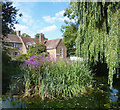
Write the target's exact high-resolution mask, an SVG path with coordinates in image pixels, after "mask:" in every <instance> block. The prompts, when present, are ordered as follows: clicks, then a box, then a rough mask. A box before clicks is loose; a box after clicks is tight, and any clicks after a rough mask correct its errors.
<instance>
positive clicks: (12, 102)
mask: <svg viewBox="0 0 120 110" xmlns="http://www.w3.org/2000/svg"><path fill="white" fill-rule="evenodd" d="M118 94H119V91H118V90H117V89H114V88H112V89H111V90H110V92H109V93H102V91H99V92H94V91H93V92H92V93H85V94H83V95H80V96H78V97H74V98H72V99H67V98H66V99H65V98H64V99H56V100H53V101H50V100H49V99H46V100H45V101H42V102H41V99H40V98H31V99H28V100H26V101H23V99H22V101H21V99H20V98H17V97H3V98H2V99H1V101H2V108H93V109H94V108H95V109H99V108H101V109H102V108H110V106H111V104H112V105H115V104H116V102H118ZM1 101H0V102H1ZM110 101H112V103H111V104H109V102H110ZM0 106H1V103H0ZM0 108H1V107H0Z"/></svg>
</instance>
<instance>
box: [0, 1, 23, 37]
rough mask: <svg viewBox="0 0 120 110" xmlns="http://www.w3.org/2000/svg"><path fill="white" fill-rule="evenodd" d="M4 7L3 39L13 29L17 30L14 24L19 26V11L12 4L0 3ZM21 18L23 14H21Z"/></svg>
mask: <svg viewBox="0 0 120 110" xmlns="http://www.w3.org/2000/svg"><path fill="white" fill-rule="evenodd" d="M0 5H2V16H1V17H0V18H2V34H3V37H4V36H6V35H7V34H9V33H10V32H11V31H12V29H15V27H14V24H17V23H18V21H17V20H16V15H17V12H18V10H17V9H16V7H14V6H12V2H5V1H4V2H0ZM19 16H20V17H21V16H22V14H19Z"/></svg>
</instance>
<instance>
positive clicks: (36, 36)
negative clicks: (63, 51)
mask: <svg viewBox="0 0 120 110" xmlns="http://www.w3.org/2000/svg"><path fill="white" fill-rule="evenodd" d="M39 35H40V33H37V34H36V35H35V38H36V39H39ZM43 35H44V34H43ZM43 39H44V40H48V38H46V37H45V36H44V38H43Z"/></svg>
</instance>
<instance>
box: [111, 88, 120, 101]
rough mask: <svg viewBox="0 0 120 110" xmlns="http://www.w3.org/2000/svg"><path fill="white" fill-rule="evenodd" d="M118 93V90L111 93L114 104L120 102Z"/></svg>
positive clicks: (112, 90)
mask: <svg viewBox="0 0 120 110" xmlns="http://www.w3.org/2000/svg"><path fill="white" fill-rule="evenodd" d="M118 93H119V91H118V90H117V89H114V88H112V89H111V91H110V96H109V98H110V100H112V101H113V102H117V101H118Z"/></svg>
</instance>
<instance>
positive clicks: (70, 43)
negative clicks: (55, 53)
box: [61, 7, 78, 56]
mask: <svg viewBox="0 0 120 110" xmlns="http://www.w3.org/2000/svg"><path fill="white" fill-rule="evenodd" d="M72 12H73V10H72V8H71V7H70V8H66V9H65V13H64V16H66V17H68V18H69V19H70V21H66V20H65V21H64V22H65V24H66V25H62V27H61V31H62V32H63V35H62V36H63V37H64V38H63V43H64V44H65V45H66V47H67V55H68V56H71V55H75V51H76V43H75V40H76V37H77V30H78V25H77V22H73V21H72V20H73V19H74V21H76V20H75V19H76V18H75V14H74V13H72Z"/></svg>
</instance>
